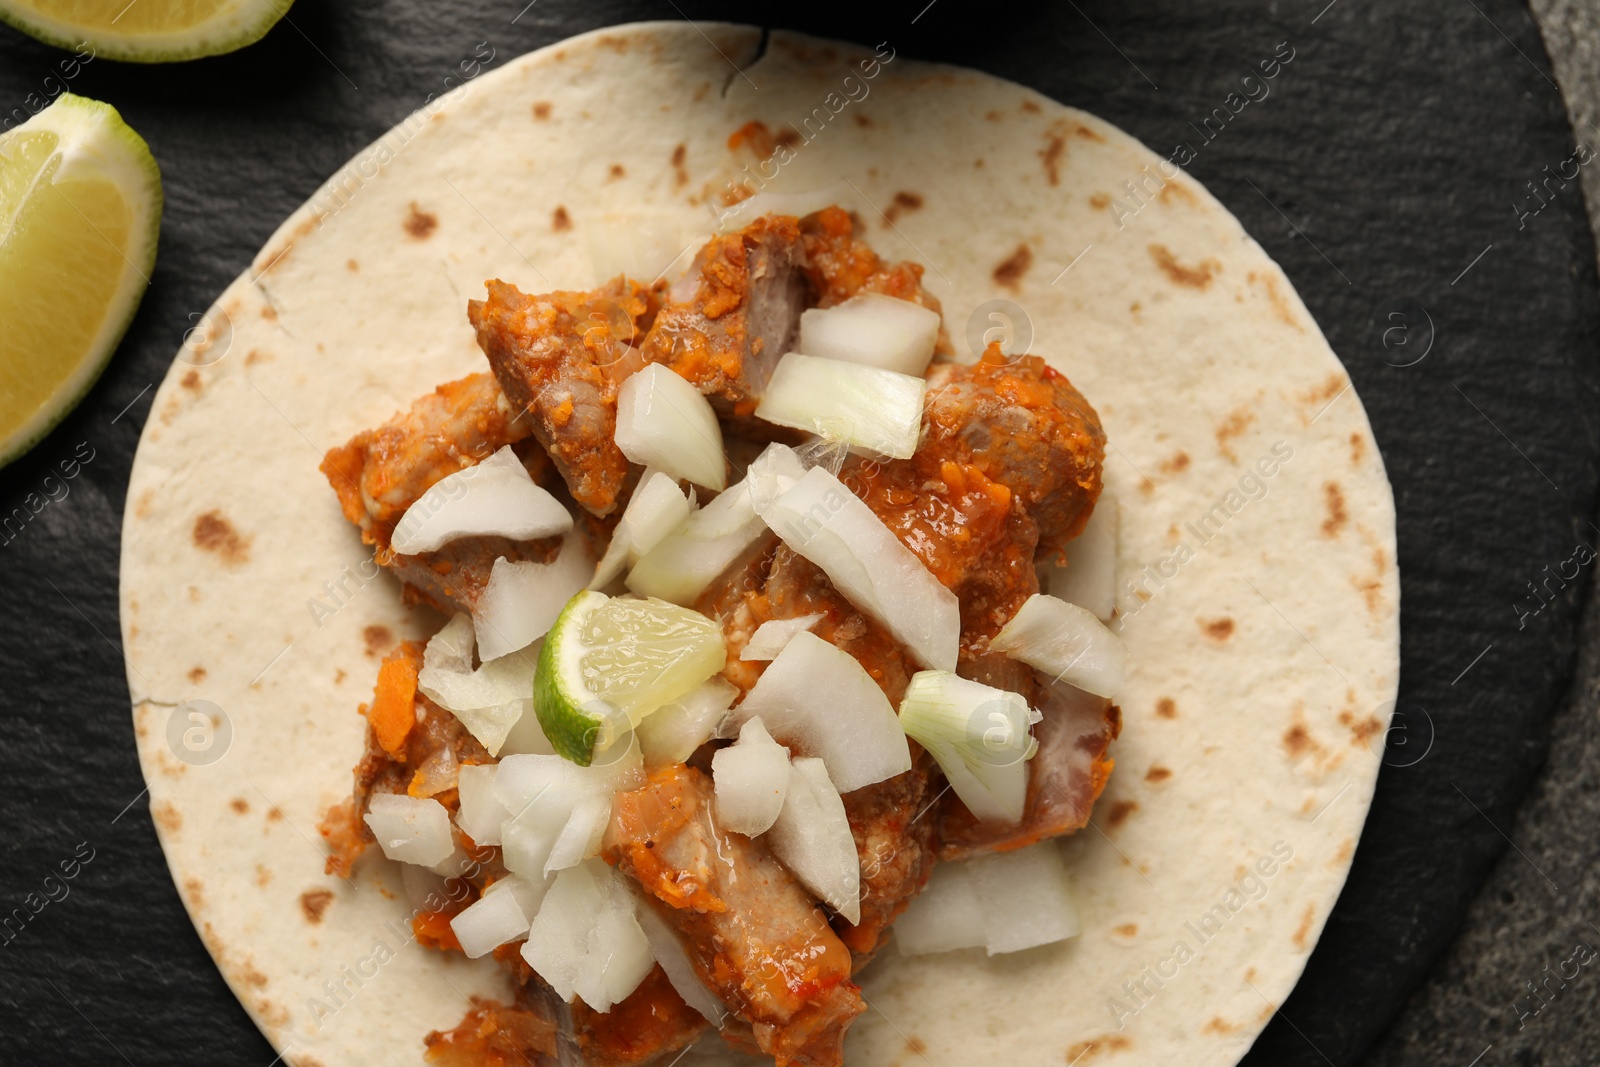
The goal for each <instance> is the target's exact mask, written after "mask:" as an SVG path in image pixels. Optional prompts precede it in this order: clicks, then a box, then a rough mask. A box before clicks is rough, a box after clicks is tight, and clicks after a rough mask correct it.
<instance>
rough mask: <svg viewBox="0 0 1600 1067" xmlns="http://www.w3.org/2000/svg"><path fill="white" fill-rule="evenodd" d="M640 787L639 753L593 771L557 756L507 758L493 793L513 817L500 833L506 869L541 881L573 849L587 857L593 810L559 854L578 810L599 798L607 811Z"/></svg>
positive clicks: (501, 767) (505, 823)
mask: <svg viewBox="0 0 1600 1067" xmlns="http://www.w3.org/2000/svg"><path fill="white" fill-rule="evenodd" d="M642 784H644V761H643V760H642V758H641V757H640V756H639V753H638V752H637V751H631V752H629V753H626V754H625V755H622V756H620V757H619V758H617V759H616V760H615V761H614V762H611V763H608V764H605V765H592V766H589V767H580V766H578V765H577V764H576V763H573V762H572V761H570V760H567V759H563V758H562V757H560V756H554V755H548V756H547V755H520V756H507V757H505V758H504V759H502V760H501V761H500V764H499V769H498V771H497V772H496V774H495V778H494V783H493V786H492V789H493V792H494V795H495V799H496V800H498V801H499V802H500V803H501V804H502V805H503V806H504V807H505V809H506V810H507V811H508V812H509V813H510V817H509V818H507V819H506V820H505V822H504V824H503V825H502V828H501V842H500V850H501V858H502V860H503V861H504V863H505V865H506V869H507V870H510V871H512V872H513V873H516V874H520V875H522V876H523V877H525V878H534V879H537V878H542V877H544V875H545V873H546V869H547V867H548V868H549V869H550V870H554V869H555V868H554V867H549V865H550V863H551V861H552V859H559V860H563V861H564V860H565V857H566V856H567V855H569V854H570V851H571V850H573V849H579V851H580V852H582V851H586V850H587V848H588V846H589V841H590V835H591V834H592V828H593V821H592V820H593V819H594V818H595V817H596V812H595V810H594V808H593V807H592V806H591V807H590V808H586V809H585V811H584V814H583V815H582V816H581V818H580V819H579V820H578V821H579V822H580V824H581V825H579V826H577V827H575V828H574V829H573V830H572V831H571V833H570V835H568V839H567V844H566V845H565V848H564V850H563V852H562V854H561V856H560V857H558V856H557V855H556V851H555V850H556V846H557V845H558V843H561V842H562V839H563V836H564V835H567V828H568V825H569V824H571V823H573V822H574V815H575V814H576V812H577V809H578V808H579V807H580V806H581V805H582V804H583V802H584V801H585V800H588V799H590V798H595V797H599V798H603V800H604V803H605V805H606V809H607V811H609V806H610V801H611V796H612V794H614V793H616V792H617V791H618V790H621V789H635V788H637V787H638V786H640V785H642ZM580 846H581V848H580ZM580 858H581V856H580Z"/></svg>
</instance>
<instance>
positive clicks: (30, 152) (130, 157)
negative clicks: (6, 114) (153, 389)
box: [0, 93, 161, 466]
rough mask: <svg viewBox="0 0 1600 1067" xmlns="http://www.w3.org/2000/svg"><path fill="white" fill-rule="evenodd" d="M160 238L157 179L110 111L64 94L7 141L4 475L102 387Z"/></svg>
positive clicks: (0, 313)
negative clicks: (97, 384) (94, 387)
mask: <svg viewBox="0 0 1600 1067" xmlns="http://www.w3.org/2000/svg"><path fill="white" fill-rule="evenodd" d="M160 228H161V171H160V168H158V167H157V166H156V161H155V160H154V159H153V158H151V155H150V149H149V148H148V147H147V146H146V145H145V143H144V141H143V139H141V138H140V137H139V135H138V134H136V133H134V132H133V130H131V129H129V128H128V125H127V123H125V122H123V121H122V117H121V116H120V115H118V114H117V111H116V109H115V108H113V107H111V106H110V105H109V104H102V103H99V102H98V101H94V100H88V99H85V98H84V97H81V96H73V95H72V94H71V93H63V94H62V95H61V96H60V97H59V98H58V99H57V100H56V102H55V103H53V104H51V105H50V106H49V107H47V108H45V109H44V110H43V111H41V112H39V113H38V114H37V115H35V116H34V117H33V118H31V119H29V120H28V121H27V122H25V123H23V124H22V125H21V126H18V127H17V128H15V129H13V130H10V131H9V132H7V133H5V134H0V466H4V465H5V464H6V463H9V462H10V461H11V460H12V459H14V458H16V457H17V456H18V455H21V454H22V453H23V452H25V451H27V449H28V448H30V447H32V445H33V444H34V443H35V442H36V441H38V440H39V439H40V438H41V437H43V436H44V435H45V434H46V433H48V432H49V431H50V428H51V427H52V426H54V425H55V424H56V423H57V422H59V421H60V420H61V417H62V416H63V415H65V414H66V413H67V412H69V411H71V410H72V409H73V407H74V406H76V405H77V403H78V401H79V400H80V399H82V398H83V395H84V394H85V393H86V392H88V391H89V387H90V386H92V385H93V384H94V383H95V380H96V379H97V378H99V377H100V372H101V371H102V370H104V369H105V365H106V360H108V359H109V358H110V357H111V353H112V351H113V350H115V349H116V347H117V342H118V341H120V340H121V339H122V335H123V333H124V332H125V331H126V330H127V328H128V323H129V322H130V321H131V320H132V319H133V313H134V311H135V310H137V309H138V307H139V299H140V298H141V297H142V296H143V295H144V290H145V287H146V286H147V285H148V284H149V279H150V271H151V269H152V268H153V267H154V266H155V261H156V238H157V235H158V233H159V231H160Z"/></svg>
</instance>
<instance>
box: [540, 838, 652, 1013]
mask: <svg viewBox="0 0 1600 1067" xmlns="http://www.w3.org/2000/svg"><path fill="white" fill-rule="evenodd" d="M621 879H622V876H621V875H619V874H617V873H616V872H615V871H613V870H612V869H611V868H610V867H608V866H606V865H605V863H604V862H602V861H601V860H585V861H584V862H583V863H581V864H579V865H577V866H576V867H568V868H567V869H566V870H564V871H562V872H561V873H560V874H558V875H556V878H555V884H554V885H552V886H551V887H550V891H549V892H548V893H547V894H545V898H544V902H543V904H542V905H541V906H540V908H539V914H538V915H537V916H536V917H535V918H534V920H533V924H532V928H531V929H530V930H529V931H528V940H527V942H526V943H524V944H523V946H522V958H523V959H525V960H527V961H528V965H529V966H530V967H532V968H533V969H534V971H535V972H536V973H537V974H538V975H539V977H541V978H543V979H544V980H545V981H546V982H548V983H549V984H550V986H551V988H553V989H554V990H555V991H556V995H557V996H559V997H561V999H563V1000H571V999H572V998H573V996H578V997H581V998H582V999H583V1002H584V1003H585V1004H587V1005H589V1007H591V1008H593V1009H594V1010H595V1011H600V1012H605V1011H610V1010H611V1006H612V1005H613V1004H615V1003H617V1002H618V1001H620V1000H623V999H625V998H626V997H627V996H628V994H629V993H632V992H633V991H634V990H635V989H637V988H638V986H639V983H640V982H642V981H644V979H645V976H646V975H648V974H649V973H650V969H651V967H653V966H654V964H655V960H654V958H653V957H652V956H651V954H650V942H649V941H648V940H647V939H646V938H645V936H644V931H643V930H642V929H640V927H639V921H638V919H637V918H636V917H635V913H634V903H633V896H632V893H631V892H630V891H629V889H628V887H627V886H626V884H624V883H623V882H622V880H621Z"/></svg>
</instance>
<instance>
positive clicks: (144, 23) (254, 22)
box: [0, 0, 293, 63]
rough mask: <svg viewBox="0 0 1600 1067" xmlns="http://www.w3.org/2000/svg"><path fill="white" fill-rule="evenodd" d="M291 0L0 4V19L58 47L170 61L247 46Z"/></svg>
mask: <svg viewBox="0 0 1600 1067" xmlns="http://www.w3.org/2000/svg"><path fill="white" fill-rule="evenodd" d="M291 3H293V0H0V21H4V22H9V23H10V24H11V25H12V26H15V27H16V28H17V29H19V30H21V31H22V32H23V33H26V34H28V35H29V36H30V37H37V38H38V39H39V40H41V41H44V42H46V43H47V44H53V45H55V46H56V47H58V48H67V49H72V50H76V51H85V52H88V53H89V54H91V55H93V56H94V57H96V58H101V59H120V60H122V61H123V62H126V63H173V62H177V61H179V60H185V59H198V58H200V57H201V56H216V55H221V54H222V53H224V52H232V51H234V50H235V49H239V48H243V47H244V46H245V45H247V44H253V43H255V42H256V41H259V40H260V39H261V38H262V37H264V36H266V33H267V31H268V30H270V29H272V27H273V26H274V25H275V24H276V23H277V21H278V20H279V19H281V18H282V17H283V16H284V15H285V14H287V13H288V11H289V5H290V4H291Z"/></svg>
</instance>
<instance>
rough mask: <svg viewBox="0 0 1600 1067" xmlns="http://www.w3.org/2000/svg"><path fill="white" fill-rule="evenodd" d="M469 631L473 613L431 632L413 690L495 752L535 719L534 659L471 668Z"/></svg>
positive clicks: (515, 657) (512, 658)
mask: <svg viewBox="0 0 1600 1067" xmlns="http://www.w3.org/2000/svg"><path fill="white" fill-rule="evenodd" d="M473 632H474V631H473V624H472V619H471V617H470V616H468V615H466V614H465V613H460V614H457V615H456V616H455V617H454V618H453V619H451V620H450V621H449V622H448V623H446V624H445V627H444V629H442V630H440V631H439V632H438V633H436V634H434V635H433V637H432V638H430V639H429V641H428V647H427V648H426V649H424V650H423V653H422V670H420V671H418V672H417V688H418V689H421V690H422V692H423V693H424V694H425V695H426V696H427V697H428V698H429V699H430V700H432V701H433V702H434V703H435V704H438V705H439V706H440V707H442V708H444V709H445V710H446V711H448V712H450V713H452V714H453V715H455V717H456V718H458V719H460V720H461V724H462V725H463V726H465V727H466V728H467V730H468V732H470V733H471V734H472V736H473V737H476V738H477V739H478V740H479V741H480V742H482V744H483V747H484V748H487V749H488V750H489V754H490V755H491V756H493V755H498V754H499V752H500V748H501V746H502V745H503V744H504V743H505V739H506V735H507V734H508V733H509V732H510V731H511V728H512V727H513V726H515V725H516V724H517V722H518V721H519V720H521V719H523V718H529V717H533V710H532V709H533V675H534V669H535V667H536V666H537V665H538V657H537V656H535V655H533V654H531V653H528V652H521V653H513V654H510V655H506V656H502V657H501V658H499V659H495V660H490V661H488V662H487V663H485V664H483V666H481V667H479V668H478V669H477V670H473V669H472V646H473Z"/></svg>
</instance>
